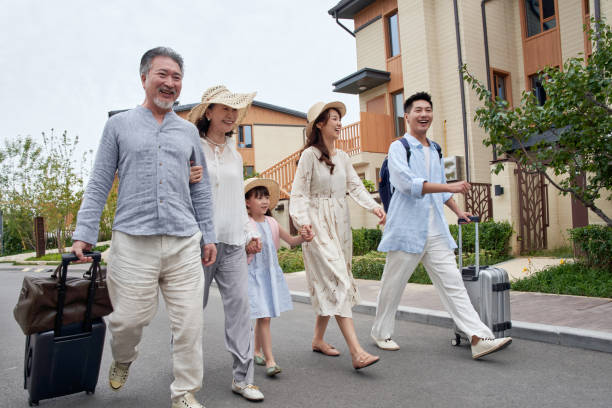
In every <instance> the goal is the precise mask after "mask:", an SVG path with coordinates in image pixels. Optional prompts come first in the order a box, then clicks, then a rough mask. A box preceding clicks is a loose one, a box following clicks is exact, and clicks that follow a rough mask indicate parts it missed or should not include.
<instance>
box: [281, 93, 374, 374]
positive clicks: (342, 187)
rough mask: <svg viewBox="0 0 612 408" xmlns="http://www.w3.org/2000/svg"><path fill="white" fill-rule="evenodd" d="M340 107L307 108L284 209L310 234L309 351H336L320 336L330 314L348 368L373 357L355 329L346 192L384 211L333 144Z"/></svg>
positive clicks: (306, 264)
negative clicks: (311, 310) (312, 328)
mask: <svg viewBox="0 0 612 408" xmlns="http://www.w3.org/2000/svg"><path fill="white" fill-rule="evenodd" d="M345 112H346V107H345V106H344V104H343V103H342V102H331V103H327V104H325V103H323V102H318V103H316V104H314V105H313V106H312V107H311V108H310V109H309V110H308V124H307V126H306V146H305V148H304V150H303V151H302V155H301V157H300V161H299V163H298V168H297V173H296V175H295V179H294V182H293V186H292V188H291V199H290V201H289V214H290V215H291V218H292V219H293V222H294V223H295V224H296V226H297V227H298V228H302V227H304V226H305V227H306V228H307V229H309V230H311V232H313V233H314V240H313V241H312V242H308V243H304V244H302V250H303V254H304V267H305V269H306V279H307V282H308V287H309V290H310V297H311V300H312V306H313V308H314V311H315V313H316V315H317V318H316V323H315V332H314V337H313V339H312V350H313V351H317V352H319V353H323V354H325V355H328V356H338V355H339V354H340V352H339V351H338V350H337V349H336V348H335V347H334V346H332V345H330V344H328V343H326V342H325V341H324V340H323V336H324V334H325V330H326V328H327V323H328V322H329V318H330V317H331V316H334V317H335V318H336V322H337V323H338V326H339V327H340V330H341V331H342V334H343V336H344V339H345V341H346V343H347V345H348V347H349V351H350V353H351V357H352V360H353V367H354V368H355V369H361V368H364V367H367V366H369V365H372V364H374V363H376V362H377V361H378V356H373V355H371V354H370V353H368V352H366V351H365V350H364V349H363V348H362V347H361V345H360V344H359V341H358V340H357V335H356V333H355V326H354V324H353V319H352V310H351V309H352V307H353V306H354V305H355V304H357V302H358V301H359V294H358V291H357V286H356V284H355V280H354V279H353V274H352V272H351V258H352V252H353V243H352V235H351V223H350V220H349V208H348V203H347V200H346V195H347V193H348V194H349V195H350V196H351V197H352V198H353V199H354V200H355V201H356V202H357V204H359V205H360V206H362V207H363V208H366V209H367V210H370V211H371V212H372V213H374V214H375V215H376V216H378V217H379V218H380V220H381V223H384V221H385V217H386V215H385V212H384V210H383V209H382V208H381V206H380V205H378V204H377V203H376V201H374V199H373V198H372V197H371V196H370V194H369V193H368V192H367V190H366V189H365V187H364V185H363V183H362V182H361V180H360V179H359V176H358V175H357V173H356V172H355V169H353V166H352V165H351V160H350V159H349V156H348V155H347V154H346V153H345V152H343V151H342V150H340V149H337V148H336V147H335V141H336V140H337V139H338V137H339V136H340V129H341V128H342V123H341V121H340V119H341V118H342V116H344V114H345Z"/></svg>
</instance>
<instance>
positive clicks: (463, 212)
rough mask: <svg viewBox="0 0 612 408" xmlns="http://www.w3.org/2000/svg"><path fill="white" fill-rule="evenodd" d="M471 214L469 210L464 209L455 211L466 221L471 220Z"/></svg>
mask: <svg viewBox="0 0 612 408" xmlns="http://www.w3.org/2000/svg"><path fill="white" fill-rule="evenodd" d="M472 216H473V214H471V213H469V212H465V211H459V212H458V213H457V217H459V218H461V219H463V220H465V221H467V222H468V223H470V222H472V220H470V217H472Z"/></svg>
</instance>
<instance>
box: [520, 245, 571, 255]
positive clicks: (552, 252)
mask: <svg viewBox="0 0 612 408" xmlns="http://www.w3.org/2000/svg"><path fill="white" fill-rule="evenodd" d="M523 255H524V256H549V257H552V258H573V257H574V250H573V249H572V247H568V246H566V247H561V248H555V249H541V250H539V251H530V252H527V253H525V254H523Z"/></svg>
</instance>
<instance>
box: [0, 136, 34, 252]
mask: <svg viewBox="0 0 612 408" xmlns="http://www.w3.org/2000/svg"><path fill="white" fill-rule="evenodd" d="M41 150H42V147H41V146H40V145H39V144H38V143H36V142H35V141H34V140H33V139H32V138H31V137H30V136H26V137H17V138H16V139H14V140H6V141H5V142H4V146H2V147H1V148H0V209H2V211H3V213H4V220H5V229H4V234H5V236H6V237H12V240H13V241H14V240H15V239H17V240H18V241H19V242H20V246H21V248H20V250H25V249H33V248H34V227H33V219H34V216H36V213H37V212H36V208H35V203H36V188H35V185H34V184H35V183H34V180H35V179H36V174H37V166H38V164H37V162H38V158H39V156H40V154H41ZM11 249H12V250H16V249H17V248H15V247H12V248H11Z"/></svg>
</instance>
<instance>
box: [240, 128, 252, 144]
mask: <svg viewBox="0 0 612 408" xmlns="http://www.w3.org/2000/svg"><path fill="white" fill-rule="evenodd" d="M238 147H241V148H245V147H253V128H252V127H251V125H241V126H238Z"/></svg>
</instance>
